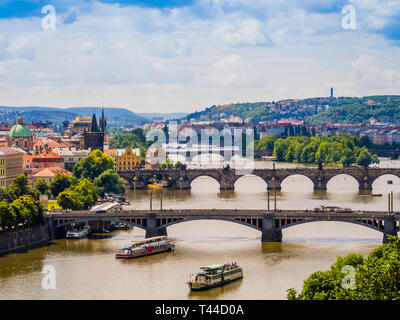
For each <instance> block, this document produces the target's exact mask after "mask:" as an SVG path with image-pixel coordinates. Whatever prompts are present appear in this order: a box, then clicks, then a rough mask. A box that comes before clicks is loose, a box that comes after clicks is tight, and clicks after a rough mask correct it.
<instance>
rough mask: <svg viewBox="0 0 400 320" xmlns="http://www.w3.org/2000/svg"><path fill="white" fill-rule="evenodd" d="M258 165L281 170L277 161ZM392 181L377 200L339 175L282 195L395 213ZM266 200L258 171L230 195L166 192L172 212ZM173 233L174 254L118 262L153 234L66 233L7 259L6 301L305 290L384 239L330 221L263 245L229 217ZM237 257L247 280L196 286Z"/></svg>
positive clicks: (141, 194) (201, 181) (399, 188)
mask: <svg viewBox="0 0 400 320" xmlns="http://www.w3.org/2000/svg"><path fill="white" fill-rule="evenodd" d="M397 163H399V162H394V164H393V162H392V165H395V164H397ZM257 165H258V166H260V165H265V166H271V167H272V165H271V164H270V163H261V164H260V163H258V164H257ZM381 165H383V166H385V165H387V163H386V162H383V163H382V164H381ZM288 166H293V165H288ZM398 166H399V167H400V165H398ZM387 180H388V177H386V176H385V177H381V178H380V179H378V180H377V181H376V182H375V183H374V186H373V187H374V192H379V193H383V197H372V196H370V195H369V194H368V193H360V192H358V190H357V184H356V183H355V182H354V181H352V179H350V178H349V177H347V176H340V177H337V178H335V180H334V181H331V183H329V185H328V192H321V191H318V192H314V191H313V190H312V185H310V181H308V180H307V178H305V177H301V176H293V177H289V178H288V179H286V181H284V182H283V183H282V191H281V192H277V205H278V208H287V209H296V208H309V209H311V208H313V207H315V206H319V205H321V204H324V205H329V204H332V205H339V206H343V207H351V208H353V209H361V210H385V209H386V205H387V196H386V194H387V193H388V192H390V191H392V190H393V191H394V193H395V203H394V205H395V208H398V204H397V202H398V200H399V197H400V179H398V178H395V177H392V176H390V180H393V184H391V185H389V184H387ZM127 198H128V199H130V201H131V203H132V205H133V206H134V207H135V208H142V209H143V208H148V207H149V196H148V191H146V190H136V191H135V190H129V191H128V192H127ZM153 198H154V203H153V208H155V209H157V208H158V206H159V201H160V199H159V193H158V192H153ZM272 199H273V196H272V197H271V201H272ZM266 201H267V191H266V184H265V182H264V181H262V180H261V179H260V178H257V177H254V176H244V177H242V178H241V179H239V180H238V181H237V183H236V190H235V191H220V190H219V186H218V183H217V182H216V181H214V180H212V179H211V178H207V177H201V178H198V179H196V181H194V182H193V184H192V189H191V190H190V191H189V190H175V191H174V190H166V191H164V192H163V206H164V208H243V209H244V208H254V209H262V208H266V207H267V203H266ZM272 207H273V204H272V203H271V208H272ZM168 235H169V237H170V238H171V239H173V240H175V242H176V250H175V251H174V252H170V253H163V254H159V255H154V256H149V257H143V258H140V259H134V260H126V261H125V260H122V261H121V260H116V259H115V258H114V254H115V252H117V251H118V250H119V249H120V248H121V247H123V246H125V245H127V244H129V243H130V242H131V241H134V240H137V239H141V238H143V237H144V231H143V230H141V229H138V228H134V229H133V230H129V231H117V232H113V233H109V234H96V235H92V236H91V237H90V238H88V239H81V240H72V239H68V240H67V239H59V240H54V241H52V243H51V245H49V246H40V247H36V248H33V249H31V250H29V251H26V250H25V251H18V252H14V253H11V254H7V255H4V256H2V257H0V299H18V298H22V299H284V298H285V297H286V290H287V289H288V288H291V287H294V288H295V289H300V288H301V285H302V282H303V280H304V279H305V278H306V277H307V276H309V275H310V273H312V272H314V271H317V270H324V269H327V268H329V266H330V265H331V264H332V263H333V262H334V261H335V260H336V256H338V255H340V256H344V255H346V254H348V253H350V252H360V253H362V254H364V255H367V254H369V252H370V251H371V250H372V249H373V248H375V247H377V246H379V245H380V243H381V240H382V235H381V234H380V233H379V232H376V231H374V230H371V229H368V228H365V227H362V226H358V225H353V224H348V223H343V222H327V221H325V222H313V223H308V224H302V225H297V226H294V227H291V228H288V229H284V230H283V242H282V243H263V244H262V243H261V242H260V236H261V234H260V232H259V231H257V230H254V229H251V228H247V227H245V226H243V225H239V224H235V223H229V222H224V221H191V222H185V223H180V224H175V225H172V226H170V227H169V228H168ZM233 261H235V262H237V263H238V264H239V265H241V266H242V267H243V270H244V279H243V280H240V281H236V282H234V283H231V284H229V285H227V286H224V287H221V288H214V289H211V290H207V291H203V292H196V293H192V292H190V291H189V288H188V287H187V284H186V281H187V280H188V278H189V275H190V274H192V273H195V272H198V271H199V268H200V267H201V266H204V265H208V264H214V263H226V262H233ZM44 265H53V266H54V267H55V268H56V280H57V283H56V290H43V289H42V287H41V281H42V277H43V274H42V273H41V270H42V268H43V266H44Z"/></svg>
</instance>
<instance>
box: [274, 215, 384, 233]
mask: <svg viewBox="0 0 400 320" xmlns="http://www.w3.org/2000/svg"><path fill="white" fill-rule="evenodd" d="M313 222H345V223H349V224H350V223H351V224H355V225H359V226H363V227H367V228H370V229H373V230H375V231H379V232H383V224H382V225H380V226H379V223H377V224H376V225H373V224H369V223H365V222H360V221H353V220H346V219H338V218H332V220H329V221H328V220H327V221H322V220H315V219H305V220H300V221H295V222H291V223H288V224H286V225H283V226H281V227H279V228H278V229H280V230H283V229H287V228H290V227H293V226H296V225H301V224H305V223H313Z"/></svg>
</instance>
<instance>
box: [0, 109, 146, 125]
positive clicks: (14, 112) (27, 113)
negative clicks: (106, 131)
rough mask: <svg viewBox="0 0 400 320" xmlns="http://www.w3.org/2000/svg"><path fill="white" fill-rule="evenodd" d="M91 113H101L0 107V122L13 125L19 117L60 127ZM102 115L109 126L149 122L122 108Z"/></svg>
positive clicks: (89, 115)
mask: <svg viewBox="0 0 400 320" xmlns="http://www.w3.org/2000/svg"><path fill="white" fill-rule="evenodd" d="M93 113H96V114H97V116H99V115H100V113H101V108H93V107H71V108H64V109H61V108H52V107H35V106H32V107H7V106H3V107H0V119H1V120H0V121H2V122H6V123H15V121H16V118H17V117H18V116H19V115H21V116H22V117H23V118H24V122H26V123H31V122H40V121H42V122H47V121H49V122H52V123H53V124H55V125H61V124H62V123H63V121H64V120H68V121H72V120H74V119H75V118H76V117H77V116H81V117H91V116H92V115H93ZM104 114H105V116H106V118H107V123H108V125H109V126H123V125H131V124H142V123H147V122H149V120H148V119H146V118H144V117H141V116H139V115H137V114H135V113H134V112H132V111H130V110H127V109H123V108H104Z"/></svg>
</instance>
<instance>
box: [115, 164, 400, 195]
mask: <svg viewBox="0 0 400 320" xmlns="http://www.w3.org/2000/svg"><path fill="white" fill-rule="evenodd" d="M118 173H119V175H120V176H121V177H122V178H124V179H125V180H126V181H128V182H129V185H130V187H131V188H132V189H146V188H147V184H149V183H152V181H153V178H154V177H158V178H162V179H165V180H167V181H169V186H168V187H169V188H171V189H190V188H191V183H192V181H193V180H195V179H196V178H198V177H201V176H208V177H211V178H213V179H215V180H216V181H217V182H218V183H219V185H220V189H221V190H234V189H235V182H236V181H237V180H238V179H240V178H241V177H243V176H244V175H243V174H242V172H239V171H236V170H235V169H229V168H224V169H187V170H134V171H118ZM247 174H252V175H255V176H258V177H260V178H261V179H262V180H264V181H265V183H266V184H267V186H268V189H269V190H280V189H281V184H282V181H284V180H285V179H286V178H288V177H290V176H293V175H302V176H305V177H307V178H309V179H310V180H311V181H312V183H313V184H314V190H327V184H328V182H329V180H331V179H332V178H333V177H335V176H338V175H342V174H344V175H347V176H351V177H353V178H354V179H355V180H356V181H357V182H358V185H359V190H360V191H361V190H372V184H373V183H374V181H375V180H376V179H377V178H379V177H380V176H383V175H387V174H390V175H395V176H397V177H400V169H397V168H361V167H348V168H291V169H253V170H251V171H248V172H247Z"/></svg>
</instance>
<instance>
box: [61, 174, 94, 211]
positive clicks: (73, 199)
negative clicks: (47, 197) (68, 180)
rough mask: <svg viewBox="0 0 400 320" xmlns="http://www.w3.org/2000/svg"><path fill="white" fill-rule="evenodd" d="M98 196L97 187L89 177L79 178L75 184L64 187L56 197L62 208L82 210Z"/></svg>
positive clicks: (88, 206)
mask: <svg viewBox="0 0 400 320" xmlns="http://www.w3.org/2000/svg"><path fill="white" fill-rule="evenodd" d="M98 197H99V188H98V187H96V186H95V185H94V183H93V182H92V181H90V180H89V179H84V178H82V179H80V180H79V181H78V183H77V184H75V185H73V186H71V187H70V188H68V189H65V190H64V191H63V192H61V193H60V194H59V195H58V197H57V202H58V204H59V205H60V206H61V208H63V209H72V210H82V209H85V210H86V209H89V208H90V207H91V206H93V205H94V204H95V203H96V201H97V199H98Z"/></svg>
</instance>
